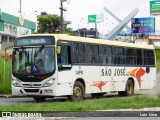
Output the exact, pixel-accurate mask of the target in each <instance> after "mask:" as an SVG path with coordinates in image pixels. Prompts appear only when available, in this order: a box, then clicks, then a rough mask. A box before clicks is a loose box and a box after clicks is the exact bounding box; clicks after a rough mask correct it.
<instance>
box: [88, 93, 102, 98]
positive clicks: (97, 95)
mask: <svg viewBox="0 0 160 120" xmlns="http://www.w3.org/2000/svg"><path fill="white" fill-rule="evenodd" d="M104 94H105V93H92V94H91V96H92V97H93V98H102V97H103V95H104Z"/></svg>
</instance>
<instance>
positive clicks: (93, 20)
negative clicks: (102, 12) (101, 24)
mask: <svg viewBox="0 0 160 120" xmlns="http://www.w3.org/2000/svg"><path fill="white" fill-rule="evenodd" d="M96 22H97V16H96V15H88V23H96Z"/></svg>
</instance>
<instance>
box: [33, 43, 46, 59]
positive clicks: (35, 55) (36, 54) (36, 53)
mask: <svg viewBox="0 0 160 120" xmlns="http://www.w3.org/2000/svg"><path fill="white" fill-rule="evenodd" d="M43 49H44V45H42V47H40V48H39V50H38V51H37V52H35V54H34V57H37V56H38V55H39V54H40V53H41V52H42V50H43Z"/></svg>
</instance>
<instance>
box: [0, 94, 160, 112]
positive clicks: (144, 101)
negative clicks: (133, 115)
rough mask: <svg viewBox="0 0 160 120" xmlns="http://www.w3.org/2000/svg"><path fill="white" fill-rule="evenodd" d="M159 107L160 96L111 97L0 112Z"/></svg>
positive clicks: (5, 107) (10, 107) (8, 108)
mask: <svg viewBox="0 0 160 120" xmlns="http://www.w3.org/2000/svg"><path fill="white" fill-rule="evenodd" d="M145 107H146V108H150V107H160V96H159V97H158V99H153V98H150V97H147V96H138V95H137V96H132V97H127V99H126V97H112V98H102V99H93V100H84V101H80V102H69V101H65V102H53V101H51V102H44V103H37V104H35V103H25V104H24V103H19V104H18V107H17V104H12V105H1V106H0V111H49V112H58V111H95V110H107V109H128V108H130V109H140V108H145Z"/></svg>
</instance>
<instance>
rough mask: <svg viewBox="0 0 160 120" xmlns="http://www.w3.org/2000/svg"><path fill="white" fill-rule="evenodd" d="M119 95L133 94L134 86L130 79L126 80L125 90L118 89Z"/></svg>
mask: <svg viewBox="0 0 160 120" xmlns="http://www.w3.org/2000/svg"><path fill="white" fill-rule="evenodd" d="M118 94H119V96H131V95H134V86H133V82H132V81H131V80H128V81H127V84H126V88H125V91H118Z"/></svg>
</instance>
